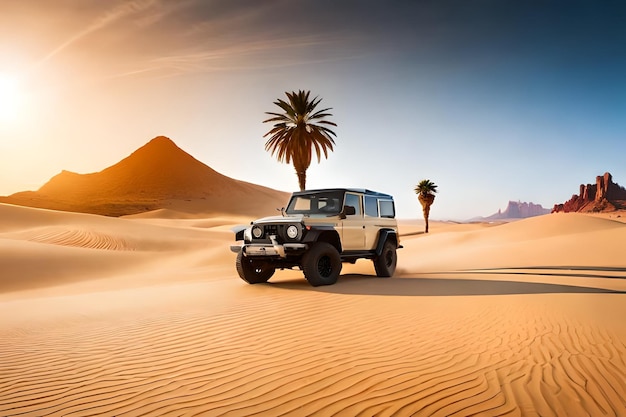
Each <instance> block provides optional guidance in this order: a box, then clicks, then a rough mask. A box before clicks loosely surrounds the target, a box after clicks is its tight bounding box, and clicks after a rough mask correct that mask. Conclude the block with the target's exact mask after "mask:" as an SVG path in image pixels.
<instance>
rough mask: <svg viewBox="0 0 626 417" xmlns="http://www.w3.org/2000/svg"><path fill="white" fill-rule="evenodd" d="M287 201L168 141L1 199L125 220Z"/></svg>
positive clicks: (255, 208)
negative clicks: (142, 215)
mask: <svg viewBox="0 0 626 417" xmlns="http://www.w3.org/2000/svg"><path fill="white" fill-rule="evenodd" d="M288 198H289V195H288V194H287V193H285V192H282V191H277V190H274V189H271V188H267V187H262V186H259V185H255V184H251V183H248V182H244V181H238V180H235V179H232V178H229V177H227V176H225V175H222V174H220V173H219V172H217V171H215V170H213V169H212V168H210V167H208V166H207V165H205V164H203V163H202V162H200V161H198V160H197V159H195V158H194V157H192V156H191V155H189V154H188V153H186V152H185V151H183V150H182V149H180V148H179V147H178V146H176V144H175V143H174V142H172V140H170V139H169V138H166V137H164V136H159V137H156V138H154V139H152V140H151V141H150V142H148V143H147V144H146V145H144V146H142V147H141V148H139V149H137V150H136V151H135V152H133V153H132V154H131V155H130V156H128V157H127V158H125V159H123V160H122V161H120V162H118V163H117V164H115V165H113V166H110V167H108V168H106V169H104V170H102V171H100V172H96V173H91V174H77V173H74V172H69V171H62V172H61V173H60V174H58V175H56V176H54V177H53V178H51V179H50V180H49V181H48V182H47V183H46V184H45V185H43V186H42V187H41V188H40V189H39V190H37V191H25V192H19V193H16V194H13V195H11V196H8V197H0V203H9V204H17V205H22V206H30V207H39V208H47V209H54V210H64V211H74V212H83V213H93V214H101V215H106V216H121V215H127V214H136V213H142V212H146V211H151V210H155V209H161V208H174V209H178V208H179V207H181V206H182V207H185V206H186V207H189V208H192V209H193V211H195V212H199V211H200V212H207V213H209V212H211V213H225V214H250V215H259V214H273V213H275V208H277V207H282V206H283V205H285V203H286V202H287V200H288Z"/></svg>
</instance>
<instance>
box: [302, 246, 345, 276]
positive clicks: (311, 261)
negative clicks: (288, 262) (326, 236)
mask: <svg viewBox="0 0 626 417" xmlns="http://www.w3.org/2000/svg"><path fill="white" fill-rule="evenodd" d="M302 271H303V272H304V276H305V278H306V279H307V281H309V284H311V285H312V286H314V287H319V286H320V285H333V284H334V283H336V282H337V278H339V274H340V273H341V257H340V256H339V252H337V249H336V248H335V247H334V246H333V245H331V244H329V243H326V242H319V243H316V244H314V245H312V246H311V247H310V248H309V250H308V251H307V252H306V253H305V254H304V256H303V257H302Z"/></svg>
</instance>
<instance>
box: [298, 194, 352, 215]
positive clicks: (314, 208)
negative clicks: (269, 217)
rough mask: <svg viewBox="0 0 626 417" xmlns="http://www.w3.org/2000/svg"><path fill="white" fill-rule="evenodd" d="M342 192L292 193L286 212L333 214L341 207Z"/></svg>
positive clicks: (336, 213) (339, 210)
mask: <svg viewBox="0 0 626 417" xmlns="http://www.w3.org/2000/svg"><path fill="white" fill-rule="evenodd" d="M343 194H344V193H343V191H327V192H317V193H311V194H300V195H294V196H292V197H291V200H290V201H289V205H288V206H287V210H286V212H287V214H303V215H305V216H335V215H338V214H339V213H341V210H342V209H343Z"/></svg>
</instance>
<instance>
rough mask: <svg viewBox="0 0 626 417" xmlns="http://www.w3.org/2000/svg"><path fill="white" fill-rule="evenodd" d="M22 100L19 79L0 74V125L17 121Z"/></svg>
mask: <svg viewBox="0 0 626 417" xmlns="http://www.w3.org/2000/svg"><path fill="white" fill-rule="evenodd" d="M22 99H23V97H22V92H21V90H20V83H19V80H18V78H17V77H13V76H10V75H8V74H3V73H0V123H7V122H12V121H15V120H16V119H17V117H18V115H19V108H20V107H21V105H22Z"/></svg>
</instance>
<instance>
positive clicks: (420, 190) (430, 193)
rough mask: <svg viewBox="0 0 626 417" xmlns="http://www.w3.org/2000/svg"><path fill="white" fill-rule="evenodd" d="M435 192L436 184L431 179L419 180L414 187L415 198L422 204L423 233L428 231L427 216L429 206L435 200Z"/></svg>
mask: <svg viewBox="0 0 626 417" xmlns="http://www.w3.org/2000/svg"><path fill="white" fill-rule="evenodd" d="M436 192H437V186H436V185H435V183H434V182H432V181H431V180H421V181H420V182H419V184H417V186H416V187H415V194H417V199H418V200H419V202H420V204H421V205H422V212H423V213H424V221H426V228H425V230H424V233H428V216H429V215H430V206H432V205H433V203H434V202H435V193H436Z"/></svg>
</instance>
